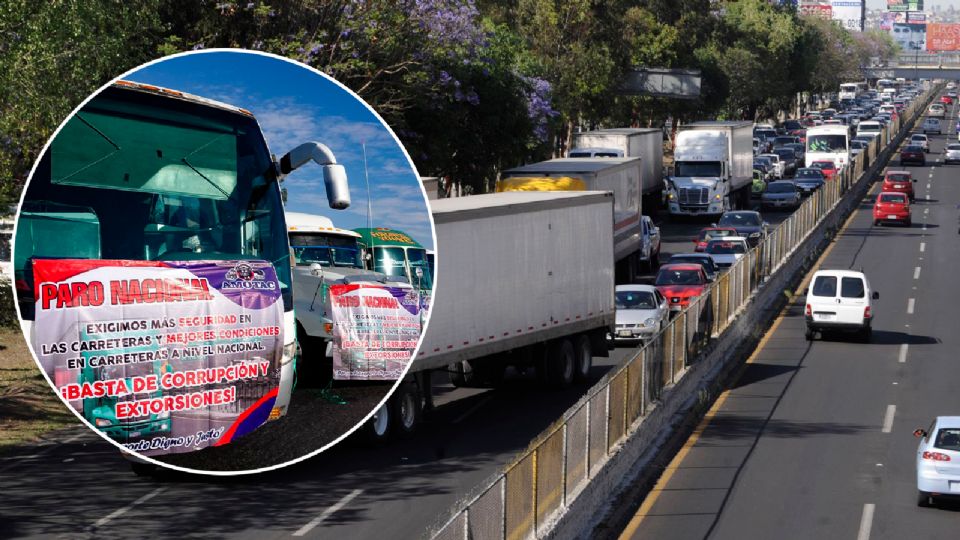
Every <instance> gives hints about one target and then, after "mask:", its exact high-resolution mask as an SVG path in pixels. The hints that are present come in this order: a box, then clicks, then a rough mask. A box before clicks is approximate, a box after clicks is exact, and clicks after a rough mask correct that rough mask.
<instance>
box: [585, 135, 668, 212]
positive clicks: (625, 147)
mask: <svg viewBox="0 0 960 540" xmlns="http://www.w3.org/2000/svg"><path fill="white" fill-rule="evenodd" d="M567 157H571V158H573V157H638V158H640V159H641V160H642V161H641V167H642V168H643V173H642V174H641V175H640V180H641V182H643V184H642V185H641V188H640V192H641V194H642V195H643V205H642V206H643V208H644V211H645V212H647V214H651V213H652V212H653V210H654V209H656V208H659V207H660V204H661V202H662V197H663V131H662V130H660V129H656V128H610V129H598V130H594V131H584V132H581V133H574V134H573V142H572V144H571V150H570V151H569V152H568V153H567Z"/></svg>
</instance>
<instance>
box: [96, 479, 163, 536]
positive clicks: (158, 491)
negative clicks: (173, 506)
mask: <svg viewBox="0 0 960 540" xmlns="http://www.w3.org/2000/svg"><path fill="white" fill-rule="evenodd" d="M166 489H167V488H165V487H158V488H157V489H155V490H153V491H151V492H150V493H147V494H146V495H144V496H143V497H140V498H139V499H137V500H135V501H133V502H132V503H130V504H128V505H126V506H124V507H123V508H120V509H118V510H114V511H113V512H110V513H109V514H107V515H106V516H104V517H102V518H100V519H98V520H97V521H95V522H94V523H93V525H92V527H91V528H93V529H96V528H98V527H103V526H104V525H106V524H107V523H109V522H110V521H111V520H113V519H116V518H118V517H120V516H122V515H123V514H126V513H127V512H129V511H130V510H132V509H133V507H134V506H137V505H139V504H143V503H145V502H147V501H149V500H150V499H152V498H154V497H156V496H157V495H159V494H161V493H162V492H164V491H166Z"/></svg>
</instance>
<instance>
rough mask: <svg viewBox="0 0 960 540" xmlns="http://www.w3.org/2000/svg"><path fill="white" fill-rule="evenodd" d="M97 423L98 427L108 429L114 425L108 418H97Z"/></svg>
mask: <svg viewBox="0 0 960 540" xmlns="http://www.w3.org/2000/svg"><path fill="white" fill-rule="evenodd" d="M95 423H96V424H97V427H108V426H112V425H113V422H111V421H110V420H107V419H106V418H97V420H96V422H95Z"/></svg>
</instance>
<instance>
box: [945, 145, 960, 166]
mask: <svg viewBox="0 0 960 540" xmlns="http://www.w3.org/2000/svg"><path fill="white" fill-rule="evenodd" d="M943 162H944V163H960V144H957V143H952V144H948V145H947V149H946V151H944V153H943Z"/></svg>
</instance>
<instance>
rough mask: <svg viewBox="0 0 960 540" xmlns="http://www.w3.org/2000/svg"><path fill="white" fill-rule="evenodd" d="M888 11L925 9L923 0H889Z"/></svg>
mask: <svg viewBox="0 0 960 540" xmlns="http://www.w3.org/2000/svg"><path fill="white" fill-rule="evenodd" d="M887 10H888V11H923V0H887Z"/></svg>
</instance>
